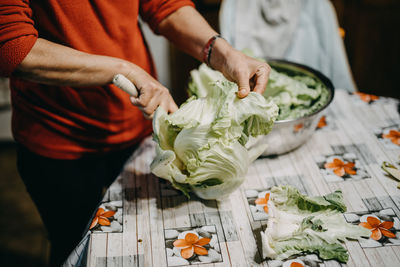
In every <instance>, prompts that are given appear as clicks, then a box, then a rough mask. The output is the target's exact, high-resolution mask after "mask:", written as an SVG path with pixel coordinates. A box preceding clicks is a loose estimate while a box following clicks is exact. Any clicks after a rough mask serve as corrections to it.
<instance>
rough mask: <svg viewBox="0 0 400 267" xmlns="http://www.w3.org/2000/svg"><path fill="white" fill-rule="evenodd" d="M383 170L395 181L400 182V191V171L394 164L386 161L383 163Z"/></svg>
mask: <svg viewBox="0 0 400 267" xmlns="http://www.w3.org/2000/svg"><path fill="white" fill-rule="evenodd" d="M381 168H382V169H383V170H384V171H385V172H386V173H387V174H388V175H389V176H390V177H392V178H393V179H395V180H396V181H398V182H399V183H398V184H397V188H399V189H400V170H399V169H397V168H396V167H395V166H394V165H393V164H391V163H389V162H387V161H384V162H382V165H381Z"/></svg>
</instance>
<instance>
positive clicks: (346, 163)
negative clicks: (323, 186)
mask: <svg viewBox="0 0 400 267" xmlns="http://www.w3.org/2000/svg"><path fill="white" fill-rule="evenodd" d="M316 163H317V165H318V167H319V170H320V172H321V174H322V176H323V177H324V179H325V181H326V182H328V183H330V182H343V181H346V180H361V179H366V178H371V176H370V175H369V174H368V172H367V170H366V168H365V164H363V163H362V161H361V160H360V159H359V158H358V156H357V155H356V154H354V153H340V154H332V155H325V156H321V157H319V158H317V159H316Z"/></svg>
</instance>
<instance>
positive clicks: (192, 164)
mask: <svg viewBox="0 0 400 267" xmlns="http://www.w3.org/2000/svg"><path fill="white" fill-rule="evenodd" d="M210 86H212V88H213V90H210V91H209V93H208V94H206V95H205V96H204V97H200V98H197V97H191V98H190V99H188V100H187V101H186V102H185V103H184V104H183V105H182V106H181V107H180V108H179V109H178V110H177V111H176V112H174V113H173V114H167V113H166V112H165V110H164V109H163V108H161V107H159V108H158V109H157V110H156V112H155V114H154V119H153V130H154V135H153V136H154V140H155V141H156V143H157V146H156V157H155V158H154V160H153V162H152V163H151V166H150V167H151V171H152V172H153V173H154V174H155V175H157V176H159V177H161V178H164V179H166V180H168V181H170V182H171V183H172V185H173V186H174V187H175V188H177V189H179V190H181V191H182V192H184V193H185V194H186V195H188V194H189V192H194V193H196V194H197V195H198V196H199V197H201V198H205V199H216V198H220V197H224V196H226V195H228V194H230V193H231V192H232V191H234V190H235V189H236V188H237V187H238V186H240V184H241V183H242V182H243V181H244V178H245V176H246V173H247V169H248V166H249V164H250V163H251V162H252V161H254V160H255V159H256V158H257V157H258V156H259V155H260V154H261V153H262V152H263V151H264V150H265V149H266V147H265V146H262V145H260V146H258V147H254V148H251V149H249V148H247V147H246V143H247V141H248V139H249V138H250V137H256V136H258V135H266V134H268V133H269V132H270V130H271V128H272V125H273V122H274V120H275V119H276V117H277V115H278V107H277V106H276V105H275V104H274V103H273V102H271V101H267V100H266V99H265V98H264V97H263V96H262V95H260V94H257V93H254V92H250V93H249V95H248V96H247V97H245V98H243V99H239V98H238V97H237V96H236V92H237V90H238V88H237V85H236V84H235V83H232V82H229V81H226V80H224V81H216V82H213V83H212V84H211V85H210Z"/></svg>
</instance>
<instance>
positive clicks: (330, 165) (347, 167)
mask: <svg viewBox="0 0 400 267" xmlns="http://www.w3.org/2000/svg"><path fill="white" fill-rule="evenodd" d="M324 167H325V169H333V172H334V173H335V174H336V175H337V176H340V177H342V176H343V175H345V174H346V173H347V174H350V175H356V174H357V171H356V170H354V167H355V163H354V162H347V163H344V162H343V161H341V160H340V159H338V158H335V159H333V161H332V162H327V163H325V164H324Z"/></svg>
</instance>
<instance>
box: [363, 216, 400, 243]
mask: <svg viewBox="0 0 400 267" xmlns="http://www.w3.org/2000/svg"><path fill="white" fill-rule="evenodd" d="M393 224H394V223H393V222H388V221H384V222H381V221H380V220H379V219H378V218H375V217H372V216H368V217H367V221H366V222H362V223H360V226H362V227H365V228H367V229H368V230H371V238H372V239H374V240H377V241H378V240H380V239H381V238H382V235H383V236H387V237H389V238H395V237H396V235H395V234H394V233H392V232H391V231H390V230H389V229H391V228H393Z"/></svg>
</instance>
